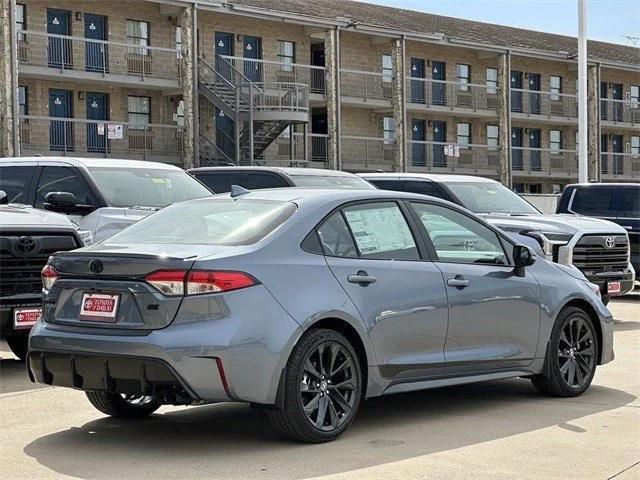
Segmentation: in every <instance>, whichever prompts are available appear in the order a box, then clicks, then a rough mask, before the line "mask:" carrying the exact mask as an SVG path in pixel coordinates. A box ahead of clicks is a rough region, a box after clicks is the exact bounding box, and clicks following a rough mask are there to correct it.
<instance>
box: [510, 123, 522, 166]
mask: <svg viewBox="0 0 640 480" xmlns="http://www.w3.org/2000/svg"><path fill="white" fill-rule="evenodd" d="M511 168H512V169H513V170H522V128H521V127H511Z"/></svg>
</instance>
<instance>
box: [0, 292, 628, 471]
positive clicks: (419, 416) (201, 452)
mask: <svg viewBox="0 0 640 480" xmlns="http://www.w3.org/2000/svg"><path fill="white" fill-rule="evenodd" d="M610 309H611V311H612V312H613V313H614V316H615V318H616V324H615V352H616V360H615V361H614V362H612V363H610V364H608V365H605V366H603V367H601V368H599V369H598V371H597V373H596V376H595V379H594V382H593V385H592V386H591V388H590V389H589V390H588V391H587V392H586V393H585V394H584V395H582V396H581V397H577V398H571V399H554V398H546V397H543V396H541V395H539V394H538V393H536V392H535V391H534V389H533V388H532V387H531V385H530V382H529V381H528V380H520V379H518V380H511V381H499V382H488V383H483V384H476V385H467V386H460V387H453V388H446V389H438V390H430V391H422V392H417V393H411V394H400V395H394V396H387V397H382V398H376V399H373V400H369V401H367V402H365V404H364V405H363V407H362V409H361V410H360V412H359V414H358V418H357V419H356V421H355V423H354V425H353V426H352V428H351V429H350V430H349V431H347V432H346V433H345V435H344V436H342V437H341V438H340V439H338V440H337V441H335V442H332V443H329V444H323V445H300V444H295V443H291V442H288V441H285V440H282V439H280V438H278V437H277V436H276V434H275V433H274V430H273V429H272V428H271V425H270V424H269V422H268V420H267V417H266V415H265V414H264V413H262V412H260V411H256V410H252V409H251V408H250V407H249V406H247V405H238V404H218V405H211V406H204V407H188V408H185V407H162V408H161V409H160V410H159V412H158V413H157V414H155V415H153V416H152V417H150V418H147V419H145V420H137V421H123V420H117V419H112V418H106V417H103V416H102V415H101V414H99V413H98V412H97V411H96V410H95V409H94V408H93V407H91V405H90V404H89V403H88V402H87V401H86V398H85V396H84V394H83V393H82V392H80V391H74V390H69V389H63V388H55V387H42V386H39V385H34V384H31V383H30V382H29V380H28V378H27V377H26V373H25V369H24V365H23V364H22V363H20V362H18V361H17V360H16V359H15V358H14V357H13V356H12V355H11V354H10V353H9V351H8V348H7V346H6V345H5V344H0V358H1V363H0V419H1V420H0V431H2V435H1V436H0V462H1V464H0V472H2V477H3V478H6V479H13V478H29V479H33V478H85V479H90V478H134V477H135V478H310V477H325V478H327V477H328V478H356V477H357V478H403V479H404V478H426V477H431V478H561V479H567V478H580V479H591V478H593V479H611V478H615V479H616V480H621V479H632V478H638V477H639V476H640V462H639V461H640V401H639V400H638V395H639V394H640V356H639V355H638V352H639V348H640V292H638V290H636V293H635V295H632V296H627V297H625V298H624V299H622V300H615V301H613V302H612V303H611V304H610Z"/></svg>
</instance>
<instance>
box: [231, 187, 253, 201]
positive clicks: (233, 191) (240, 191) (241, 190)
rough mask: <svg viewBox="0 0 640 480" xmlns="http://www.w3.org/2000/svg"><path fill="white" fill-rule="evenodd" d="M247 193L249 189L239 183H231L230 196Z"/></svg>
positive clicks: (234, 196) (235, 196)
mask: <svg viewBox="0 0 640 480" xmlns="http://www.w3.org/2000/svg"><path fill="white" fill-rule="evenodd" d="M247 193H251V191H250V190H247V189H246V188H244V187H241V186H240V185H231V198H237V197H240V196H242V195H246V194H247Z"/></svg>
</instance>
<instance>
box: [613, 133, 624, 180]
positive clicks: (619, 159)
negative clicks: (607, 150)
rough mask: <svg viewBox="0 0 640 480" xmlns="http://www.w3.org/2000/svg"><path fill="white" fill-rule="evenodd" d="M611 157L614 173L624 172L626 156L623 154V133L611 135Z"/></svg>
mask: <svg viewBox="0 0 640 480" xmlns="http://www.w3.org/2000/svg"><path fill="white" fill-rule="evenodd" d="M611 153H612V154H613V155H611V157H612V158H613V174H614V175H622V174H623V173H624V158H623V155H622V135H611Z"/></svg>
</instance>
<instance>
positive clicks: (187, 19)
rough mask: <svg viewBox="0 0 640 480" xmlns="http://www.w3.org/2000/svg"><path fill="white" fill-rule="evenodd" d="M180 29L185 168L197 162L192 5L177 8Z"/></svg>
mask: <svg viewBox="0 0 640 480" xmlns="http://www.w3.org/2000/svg"><path fill="white" fill-rule="evenodd" d="M180 27H181V28H182V52H181V53H182V68H181V70H182V101H183V105H184V122H183V123H184V126H183V127H182V163H183V166H184V168H193V167H197V166H199V164H200V153H199V146H200V133H199V131H200V129H199V119H198V61H197V58H196V55H197V50H196V42H197V36H196V35H197V10H196V7H195V5H191V6H190V7H184V8H182V10H181V11H180Z"/></svg>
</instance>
